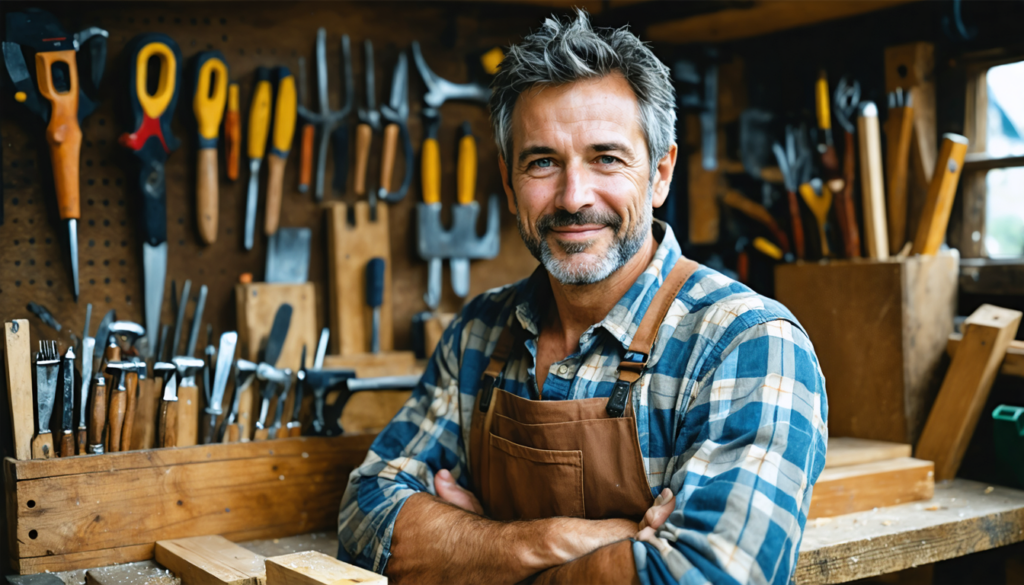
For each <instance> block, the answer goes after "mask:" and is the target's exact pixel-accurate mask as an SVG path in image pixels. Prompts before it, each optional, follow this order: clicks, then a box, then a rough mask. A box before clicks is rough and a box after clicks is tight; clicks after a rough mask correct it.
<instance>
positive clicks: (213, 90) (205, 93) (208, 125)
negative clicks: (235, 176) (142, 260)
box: [192, 51, 228, 244]
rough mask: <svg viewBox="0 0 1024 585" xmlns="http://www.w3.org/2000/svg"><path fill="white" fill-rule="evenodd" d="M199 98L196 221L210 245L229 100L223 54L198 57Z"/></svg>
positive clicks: (214, 230)
mask: <svg viewBox="0 0 1024 585" xmlns="http://www.w3.org/2000/svg"><path fill="white" fill-rule="evenodd" d="M194 86H195V95H194V96H192V111H193V113H194V114H195V116H196V122H197V125H198V131H199V132H198V133H199V159H198V161H197V169H196V216H197V217H196V221H197V223H198V225H199V236H200V237H201V238H202V240H203V242H204V243H206V244H212V243H214V242H215V241H217V219H218V213H217V212H218V201H219V193H218V192H217V139H218V134H219V132H220V122H221V120H222V119H223V117H224V105H225V103H226V102H227V98H228V66H227V63H225V62H224V55H222V54H221V52H220V51H205V52H203V53H200V54H199V56H198V57H197V64H196V80H195V84H194Z"/></svg>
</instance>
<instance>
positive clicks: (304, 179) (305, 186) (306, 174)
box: [299, 124, 316, 193]
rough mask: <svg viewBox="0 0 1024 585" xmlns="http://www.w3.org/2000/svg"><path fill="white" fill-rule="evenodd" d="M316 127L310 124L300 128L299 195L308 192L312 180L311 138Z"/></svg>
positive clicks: (314, 134) (314, 133)
mask: <svg viewBox="0 0 1024 585" xmlns="http://www.w3.org/2000/svg"><path fill="white" fill-rule="evenodd" d="M315 136H316V127H315V126H313V125H312V124H304V125H303V126H302V143H301V144H300V145H299V193H306V192H308V191H309V183H310V181H312V180H313V138H314V137H315Z"/></svg>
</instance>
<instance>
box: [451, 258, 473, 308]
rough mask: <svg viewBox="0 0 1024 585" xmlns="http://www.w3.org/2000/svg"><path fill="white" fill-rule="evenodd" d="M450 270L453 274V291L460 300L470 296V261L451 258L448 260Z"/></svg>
mask: <svg viewBox="0 0 1024 585" xmlns="http://www.w3.org/2000/svg"><path fill="white" fill-rule="evenodd" d="M448 270H449V272H451V279H452V290H454V291H455V295H456V296H458V297H459V298H460V299H463V298H466V295H468V294H469V259H468V258H451V259H450V260H448Z"/></svg>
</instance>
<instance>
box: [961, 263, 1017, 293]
mask: <svg viewBox="0 0 1024 585" xmlns="http://www.w3.org/2000/svg"><path fill="white" fill-rule="evenodd" d="M960 290H961V291H962V292H966V293H974V294H983V295H993V294H996V295H1024V262H1021V261H1020V259H991V258H961V259H960Z"/></svg>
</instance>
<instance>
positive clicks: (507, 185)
mask: <svg viewBox="0 0 1024 585" xmlns="http://www.w3.org/2000/svg"><path fill="white" fill-rule="evenodd" d="M498 171H499V172H501V187H502V188H503V189H505V198H506V199H508V210H509V212H511V213H512V215H516V214H517V213H518V212H519V210H518V209H516V192H515V191H513V190H512V181H511V180H510V179H509V176H508V165H506V164H505V157H503V156H501V155H498Z"/></svg>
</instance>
